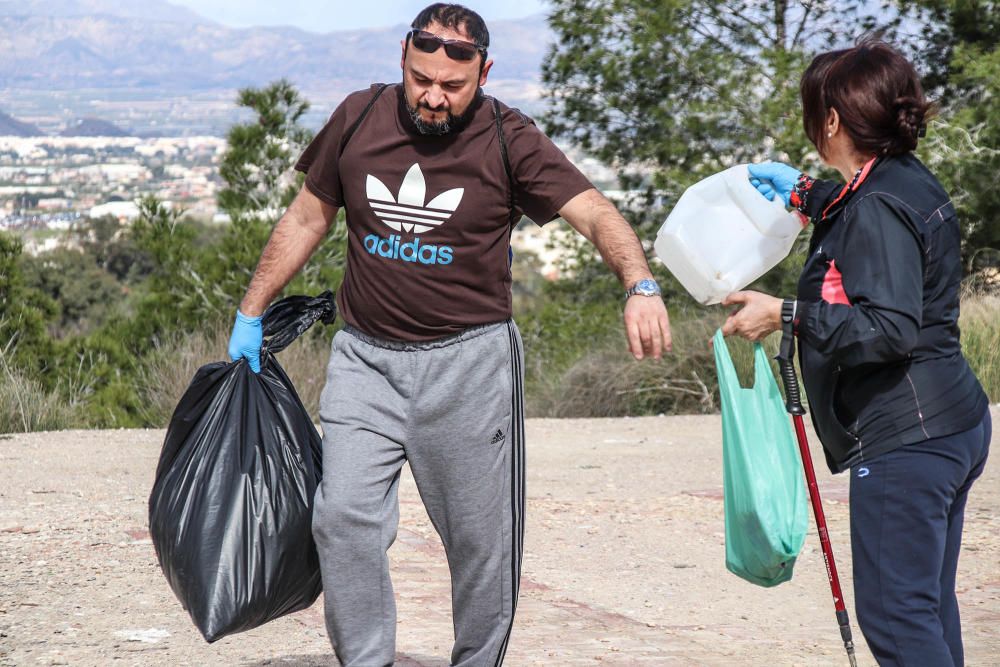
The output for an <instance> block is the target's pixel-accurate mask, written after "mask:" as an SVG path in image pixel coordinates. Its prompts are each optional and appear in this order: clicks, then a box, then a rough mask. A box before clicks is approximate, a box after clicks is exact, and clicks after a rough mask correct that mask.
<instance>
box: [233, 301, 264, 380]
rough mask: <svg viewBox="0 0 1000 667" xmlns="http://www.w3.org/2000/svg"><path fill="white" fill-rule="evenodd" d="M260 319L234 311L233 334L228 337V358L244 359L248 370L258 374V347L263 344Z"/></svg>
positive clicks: (234, 359)
mask: <svg viewBox="0 0 1000 667" xmlns="http://www.w3.org/2000/svg"><path fill="white" fill-rule="evenodd" d="M261 319H263V318H260V317H248V316H246V315H244V314H243V313H241V312H240V311H238V310H237V311H236V322H235V323H233V334H232V335H231V336H230V337H229V358H230V359H232V360H233V361H237V360H239V359H242V358H246V360H247V363H249V364H250V370H252V371H253V372H254V373H260V346H261V344H262V343H263V342H264V327H263V326H262V325H261Z"/></svg>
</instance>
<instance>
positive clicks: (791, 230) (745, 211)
mask: <svg viewBox="0 0 1000 667" xmlns="http://www.w3.org/2000/svg"><path fill="white" fill-rule="evenodd" d="M802 227H803V224H802V220H801V218H800V216H799V215H798V214H797V213H790V212H788V211H787V210H785V206H784V203H783V202H782V201H781V198H780V197H775V198H774V201H768V200H767V199H765V198H764V197H762V196H761V194H760V193H759V192H757V189H756V188H754V186H753V185H751V184H750V180H749V172H748V171H747V165H745V164H741V165H738V166H735V167H731V168H729V169H726V170H725V171H722V172H719V173H718V174H715V175H713V176H709V177H708V178H706V179H704V180H702V181H699V182H698V183H695V184H694V185H692V186H691V187H690V188H688V189H687V190H685V191H684V194H683V195H681V198H680V200H678V202H677V205H676V206H674V210H673V211H671V212H670V215H669V216H667V219H666V221H665V222H664V223H663V226H662V227H660V231H659V233H658V234H657V235H656V242H655V244H654V246H653V247H654V248H655V249H656V254H657V256H658V257H659V258H660V259H661V260H662V261H663V263H664V264H666V265H667V268H668V269H670V272H671V273H673V274H674V277H676V278H677V280H678V281H680V283H681V285H683V286H684V288H685V289H686V290H687V291H688V292H690V293H691V296H693V297H694V298H695V299H697V300H698V301H699V302H701V303H703V304H706V305H708V304H713V303H719V302H720V301H722V299H723V298H724V297H725V296H726V295H727V294H729V293H731V292H735V291H738V290H741V289H743V288H744V287H746V286H747V285H749V284H750V283H752V282H753V281H754V280H756V279H757V278H759V277H761V276H762V275H764V274H765V273H766V272H767V271H768V270H770V269H771V268H772V267H773V266H774V265H775V264H777V263H778V262H780V261H781V260H782V259H784V258H785V257H787V256H788V253H789V252H790V251H791V249H792V244H793V243H794V242H795V238H796V237H797V236H798V235H799V232H801V231H802Z"/></svg>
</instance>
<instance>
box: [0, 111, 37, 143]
mask: <svg viewBox="0 0 1000 667" xmlns="http://www.w3.org/2000/svg"><path fill="white" fill-rule="evenodd" d="M44 135H45V133H44V132H42V131H41V130H39V129H38V128H37V127H35V126H34V125H32V124H31V123H24V122H22V121H19V120H18V119H16V118H14V117H13V116H11V115H10V114H6V113H4V112H3V111H0V137H41V136H44Z"/></svg>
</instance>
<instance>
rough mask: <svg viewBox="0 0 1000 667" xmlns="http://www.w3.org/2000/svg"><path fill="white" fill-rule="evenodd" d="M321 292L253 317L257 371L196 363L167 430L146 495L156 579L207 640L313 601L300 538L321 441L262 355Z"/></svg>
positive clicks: (326, 303) (307, 316)
mask: <svg viewBox="0 0 1000 667" xmlns="http://www.w3.org/2000/svg"><path fill="white" fill-rule="evenodd" d="M335 316H336V306H335V305H334V301H333V295H332V294H331V293H330V292H329V291H327V292H324V293H323V294H321V295H320V296H318V297H303V296H296V297H289V298H287V299H283V300H281V301H279V302H278V303H276V304H274V305H273V306H272V307H271V308H269V309H268V310H267V312H266V313H264V320H263V329H264V336H265V338H266V342H265V343H264V346H263V348H262V351H261V370H260V373H259V374H256V373H254V372H253V371H251V370H250V367H249V365H248V364H247V361H246V360H245V359H241V360H239V361H237V362H233V363H224V362H218V363H212V364H208V365H207V366H203V367H202V368H200V369H199V370H198V372H197V373H196V374H195V376H194V379H193V380H191V384H190V386H189V387H188V388H187V391H186V392H185V393H184V396H183V397H182V398H181V400H180V403H179V404H178V405H177V409H176V410H175V411H174V414H173V417H171V419H170V424H169V426H168V427H167V437H166V440H165V441H164V443H163V450H162V452H161V454H160V462H159V465H158V466H157V468H156V480H155V482H154V484H153V491H152V493H151V494H150V497H149V532H150V536H151V537H152V540H153V546H154V547H155V548H156V556H157V558H158V559H159V561H160V567H161V569H162V570H163V574H164V575H165V576H166V577H167V581H168V582H169V583H170V587H171V588H172V589H173V591H174V593H175V594H176V595H177V597H178V598H179V599H180V601H181V604H183V605H184V608H185V609H187V611H188V613H190V614H191V618H192V619H193V620H194V623H195V625H196V626H198V629H199V630H200V631H201V634H202V635H203V636H204V637H205V639H206V640H207V641H209V642H214V641H215V640H217V639H220V638H221V637H224V636H226V635H230V634H233V633H237V632H242V631H244V630H249V629H251V628H255V627H257V626H259V625H262V624H264V623H267V622H268V621H270V620H273V619H275V618H278V617H279V616H283V615H284V614H289V613H291V612H294V611H298V610H300V609H305V608H306V607H309V606H310V605H311V604H312V603H313V602H315V601H316V598H317V597H318V596H319V594H320V591H321V588H322V584H321V582H320V573H319V560H318V557H317V555H316V546H315V544H314V543H313V539H312V532H311V521H312V509H313V495H314V494H315V492H316V487H317V486H318V485H319V482H320V478H321V476H322V468H321V462H322V450H321V440H320V437H319V435H318V433H317V431H316V428H315V427H314V426H313V423H312V419H311V418H310V417H309V414H308V412H306V409H305V407H303V405H302V401H300V400H299V397H298V395H297V394H296V393H295V389H294V388H293V387H292V383H291V382H290V381H289V379H288V376H287V375H285V371H284V370H283V369H282V368H281V366H280V365H279V364H278V362H277V360H276V359H275V357H274V353H276V352H278V351H280V350H282V349H284V348H285V346H287V345H288V344H289V343H291V342H292V341H293V340H294V339H295V338H296V337H297V336H299V335H300V334H301V333H302V332H304V331H305V330H306V329H308V328H309V327H310V326H311V325H312V324H313V323H315V322H316V321H317V320H323V321H324V322H326V323H332V322H333V319H334V317H335Z"/></svg>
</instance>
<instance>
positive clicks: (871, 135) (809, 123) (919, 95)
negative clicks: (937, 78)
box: [800, 40, 933, 155]
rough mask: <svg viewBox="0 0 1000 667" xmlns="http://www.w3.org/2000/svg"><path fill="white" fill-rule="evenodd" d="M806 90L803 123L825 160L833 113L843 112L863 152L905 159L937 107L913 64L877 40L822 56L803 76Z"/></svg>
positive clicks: (846, 125)
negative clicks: (832, 111) (903, 155)
mask: <svg viewBox="0 0 1000 667" xmlns="http://www.w3.org/2000/svg"><path fill="white" fill-rule="evenodd" d="M800 90H801V93H802V124H803V126H804V127H805V131H806V135H807V136H808V137H809V140H810V141H812V143H813V144H814V145H815V146H816V148H818V149H819V152H820V155H823V154H824V152H825V151H824V149H825V146H826V119H827V116H828V114H829V113H830V109H836V110H837V114H838V115H839V116H840V124H841V125H842V126H843V128H844V130H845V131H846V132H847V134H848V136H849V137H850V138H851V140H852V141H853V142H854V146H855V148H856V149H857V150H858V151H859V152H861V153H864V154H874V155H900V154H903V153H908V152H910V151H912V150H914V149H915V148H916V147H917V139H918V138H919V137H921V136H923V132H924V128H925V121H926V119H927V117H928V116H929V115H930V113H931V111H932V108H933V104H932V103H930V102H928V101H927V99H926V98H925V97H924V90H923V87H922V86H921V85H920V77H919V76H917V71H916V70H915V69H914V67H913V65H911V64H910V62H909V61H908V60H907V59H906V58H904V57H903V55H902V54H900V53H899V52H898V51H896V50H895V49H894V48H892V47H891V46H889V45H888V44H886V43H884V42H880V41H876V40H866V41H863V42H861V43H860V44H858V45H857V46H855V47H854V48H850V49H843V50H840V51H828V52H826V53H821V54H820V55H818V56H816V57H815V58H814V59H813V61H812V63H810V65H809V67H807V68H806V71H805V72H804V73H803V74H802V82H801V88H800Z"/></svg>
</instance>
